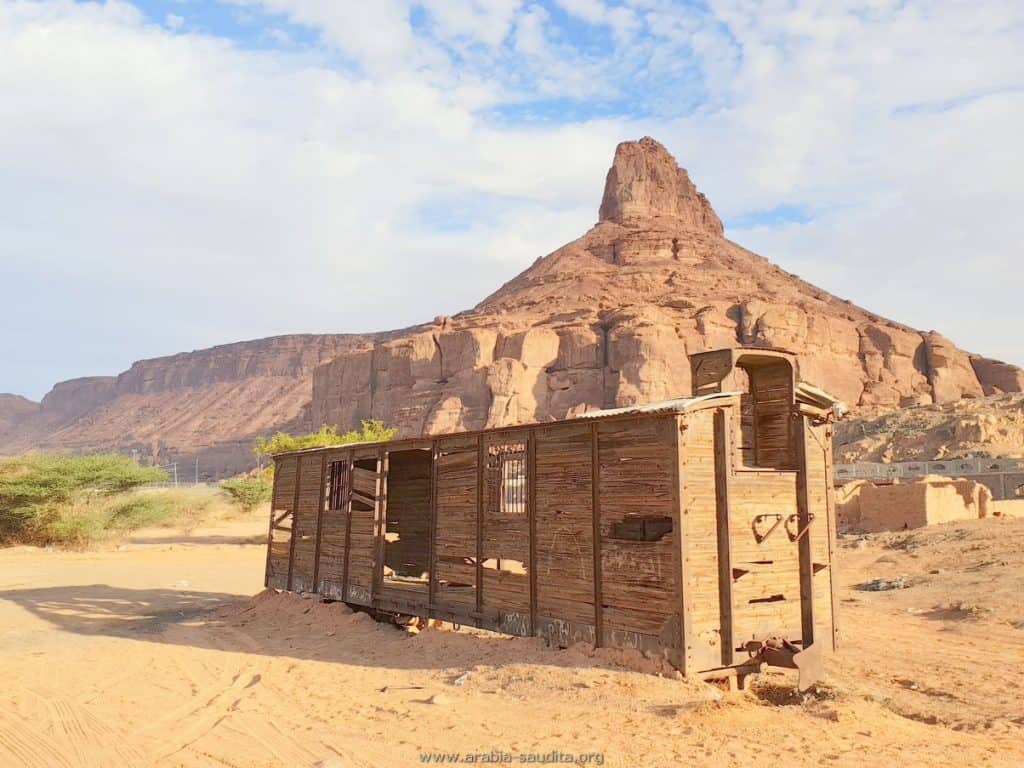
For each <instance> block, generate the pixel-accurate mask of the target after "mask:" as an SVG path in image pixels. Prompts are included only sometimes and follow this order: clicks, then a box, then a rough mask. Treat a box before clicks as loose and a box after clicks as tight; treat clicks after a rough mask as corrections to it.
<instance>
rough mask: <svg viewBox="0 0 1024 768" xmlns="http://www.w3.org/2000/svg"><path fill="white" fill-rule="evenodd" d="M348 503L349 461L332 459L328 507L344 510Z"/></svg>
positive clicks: (329, 475)
mask: <svg viewBox="0 0 1024 768" xmlns="http://www.w3.org/2000/svg"><path fill="white" fill-rule="evenodd" d="M347 503H348V462H347V461H332V462H331V464H330V472H328V475H327V509H329V510H344V509H345V506H346V504H347Z"/></svg>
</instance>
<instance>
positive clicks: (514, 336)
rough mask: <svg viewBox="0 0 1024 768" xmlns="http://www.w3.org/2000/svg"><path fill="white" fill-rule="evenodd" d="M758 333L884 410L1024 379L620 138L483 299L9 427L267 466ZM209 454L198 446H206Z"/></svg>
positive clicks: (677, 374) (221, 358)
mask: <svg viewBox="0 0 1024 768" xmlns="http://www.w3.org/2000/svg"><path fill="white" fill-rule="evenodd" d="M736 344H748V345H754V346H766V347H784V348H787V349H790V350H793V351H794V352H796V353H798V355H799V357H800V366H801V371H800V375H801V376H802V377H803V378H804V379H805V380H807V381H811V382H814V383H816V384H818V385H820V386H822V387H824V388H825V389H827V390H829V391H831V392H832V393H834V394H835V395H837V396H838V397H840V398H842V399H843V400H845V401H846V402H848V403H849V404H850V405H851V406H853V407H854V409H855V411H859V412H860V414H862V415H864V414H866V415H870V414H877V413H879V412H882V411H887V410H892V409H895V408H899V407H901V406H908V405H926V404H942V403H950V402H954V401H958V400H960V399H961V398H976V397H980V396H982V395H984V394H987V393H991V392H1019V391H1021V390H1022V389H1024V372H1022V371H1021V370H1020V369H1018V368H1015V367H1014V366H1011V365H1007V364H1005V363H999V362H997V361H993V360H987V359H985V358H982V357H979V356H972V355H969V354H967V353H965V352H963V351H961V350H959V349H957V348H956V347H955V346H954V345H953V344H952V342H950V341H948V340H947V339H945V338H944V337H942V336H940V335H939V334H937V333H935V332H927V333H922V332H920V331H916V330H914V329H912V328H908V327H907V326H904V325H900V324H899V323H895V322H893V321H890V320H886V319H885V318H881V317H878V316H877V315H874V314H872V313H871V312H868V311H867V310H864V309H861V308H860V307H857V306H856V305H854V304H852V303H850V302H848V301H844V300H842V299H839V298H837V297H835V296H832V295H831V294H829V293H826V292H825V291H822V290H821V289H819V288H816V287H814V286H812V285H810V284H808V283H806V282H804V281H802V280H801V279H800V278H799V277H797V276H796V275H792V274H789V273H787V272H785V271H783V270H781V269H779V268H778V267H776V266H774V265H773V264H771V263H769V262H768V261H767V260H765V259H764V258H762V257H761V256H758V255H757V254H754V253H751V252H750V251H747V250H745V249H743V248H741V247H740V246H738V245H736V244H734V243H732V242H730V241H728V240H726V239H725V238H724V237H723V231H722V224H721V221H720V220H719V218H718V216H716V215H715V212H714V210H713V209H712V208H711V205H710V203H709V202H708V200H707V198H705V197H704V195H702V194H701V193H700V192H698V191H697V189H696V187H695V186H694V184H693V182H692V181H691V180H690V178H689V175H688V174H687V173H686V171H685V170H683V169H682V168H680V167H679V166H678V165H677V164H676V162H675V160H674V159H672V157H671V155H669V153H668V152H667V151H666V150H665V148H664V147H662V146H661V145H660V144H658V143H657V142H656V141H654V140H653V139H650V138H645V139H641V140H640V141H636V142H625V143H623V144H620V145H619V146H618V148H617V149H616V151H615V159H614V161H613V164H612V167H611V169H610V170H609V172H608V177H607V180H606V183H605V190H604V196H603V199H602V201H601V206H600V213H599V221H598V222H597V224H596V225H595V226H594V227H593V228H592V229H591V230H590V231H589V232H587V233H586V234H584V235H583V236H582V237H580V238H579V239H578V240H575V241H573V242H571V243H569V244H567V245H565V246H563V247H562V248H559V249H558V250H556V251H555V252H553V253H551V254H549V255H547V256H545V257H543V258H541V259H539V260H537V262H535V263H534V264H533V265H532V266H531V267H530V268H529V269H527V270H526V271H525V272H523V273H522V274H520V275H518V276H517V277H515V278H513V279H512V280H510V281H509V282H508V283H506V284H505V285H504V286H502V287H501V288H499V289H498V290H497V291H496V292H495V293H494V294H492V295H491V296H489V297H487V298H486V299H484V300H483V301H482V302H481V303H480V304H478V305H477V306H476V307H474V308H473V309H471V310H468V311H466V312H463V313H461V314H459V315H456V316H454V317H438V318H435V320H434V321H433V322H431V323H427V324H424V325H421V326H417V327H414V328H410V329H406V330H403V331H395V332H391V333H387V334H377V335H373V336H339V335H334V336H287V337H279V338H274V339H263V340H260V341H254V342H243V343H239V344H230V345H225V346H221V347H214V348H212V349H208V350H201V351H198V352H191V353H186V354H181V355H175V356H172V357H167V358H161V359H158V360H148V361H143V362H141V363H136V364H135V365H133V366H132V367H131V369H130V370H128V371H126V372H125V373H123V374H121V375H120V376H118V377H116V378H103V379H82V380H77V381H75V382H66V383H65V384H62V385H58V386H57V387H55V388H54V391H53V392H52V393H51V394H50V395H48V396H47V397H46V398H45V399H44V401H43V404H42V406H41V407H40V414H41V415H38V416H33V417H30V418H28V419H26V420H23V421H22V422H21V423H20V424H19V425H18V426H17V427H16V428H14V429H13V433H15V437H13V438H12V437H10V435H9V436H8V438H6V439H5V438H3V437H2V435H0V452H3V451H5V450H11V449H12V448H15V449H19V448H24V447H29V446H33V445H35V446H42V447H60V448H72V449H76V450H79V449H81V450H84V449H95V448H107V449H110V448H114V449H124V448H127V447H131V448H134V449H136V450H139V451H141V452H142V453H143V454H144V455H146V456H150V457H153V459H154V460H167V459H168V458H171V457H175V456H181V455H191V453H201V455H202V456H203V457H209V460H210V462H211V463H212V464H214V465H215V466H216V467H217V471H218V472H227V471H230V470H237V469H242V468H244V466H246V465H247V464H248V463H249V462H250V461H251V454H250V453H249V446H250V444H251V440H252V438H253V437H254V436H255V435H258V434H265V433H267V432H271V431H274V430H276V429H282V428H283V429H306V428H311V427H315V426H318V425H319V424H323V423H328V424H334V425H338V426H340V427H342V428H345V429H348V428H352V427H358V425H359V421H360V420H361V419H369V418H376V419H381V420H383V421H385V422H387V423H388V424H390V425H393V426H395V427H397V428H398V429H399V432H400V434H402V435H419V434H424V433H438V432H451V431H457V430H466V429H475V428H481V427H497V426H503V425H508V424H514V423H522V422H530V421H547V420H550V419H556V418H564V417H566V416H568V415H572V414H574V413H579V412H582V411H586V410H589V409H594V408H603V407H611V406H623V405H632V404H636V403H641V402H645V401H651V400H657V399H662V398H667V397H674V396H679V395H686V394H688V393H689V392H690V368H689V363H688V360H687V355H689V354H692V353H694V352H699V351H702V350H706V349H714V348H718V347H726V346H733V345H736ZM190 452H191V453H190Z"/></svg>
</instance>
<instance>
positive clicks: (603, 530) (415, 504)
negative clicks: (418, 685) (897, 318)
mask: <svg viewBox="0 0 1024 768" xmlns="http://www.w3.org/2000/svg"><path fill="white" fill-rule="evenodd" d="M690 360H691V368H692V372H693V388H694V391H693V396H692V397H690V398H686V399H678V400H669V401H665V402H661V403H653V404H649V405H641V406H637V407H630V408H620V409H613V410H604V411H596V412H590V413H586V414H583V415H582V416H579V417H576V418H571V419H566V420H563V421H556V422H547V423H540V424H531V425H524V426H516V427H509V428H503V429H493V430H485V431H481V432H472V433H458V434H448V435H441V436H435V437H424V438H412V439H402V440H393V441H389V442H385V443H372V444H369V443H362V444H356V445H345V446H338V447H331V448H318V449H309V450H303V451H293V452H289V453H282V454H279V455H276V456H275V457H274V461H275V474H274V492H273V501H272V511H271V519H270V531H269V540H268V551H267V563H266V584H267V586H269V587H275V588H278V589H283V590H291V591H296V592H300V591H301V592H314V593H318V594H320V595H322V596H323V597H325V598H330V599H335V600H340V601H344V602H346V603H348V604H350V605H352V606H361V607H363V608H365V609H368V610H370V611H373V612H374V613H376V614H378V615H381V614H384V615H388V614H395V615H408V616H418V617H424V618H425V617H433V618H439V619H443V620H448V621H452V622H455V623H459V624H466V625H473V626H477V627H482V628H486V629H490V630H496V631H499V632H504V633H509V634H514V635H527V636H532V635H540V636H544V637H546V638H548V640H549V641H550V642H552V643H555V644H558V645H562V646H566V645H569V644H571V643H574V642H586V643H592V644H595V645H598V646H618V647H625V648H637V649H640V650H643V651H648V652H654V653H658V654H663V655H664V656H665V657H666V658H667V659H668V660H669V661H670V662H671V663H672V664H673V665H675V666H676V667H677V668H678V669H679V670H681V671H682V672H683V673H684V674H686V675H704V676H714V675H722V676H725V677H729V676H732V677H734V678H736V677H739V678H740V679H742V676H743V675H744V674H746V673H748V672H750V671H753V670H756V669H760V668H762V667H763V664H765V663H768V664H775V665H781V666H790V667H797V668H799V669H800V670H801V685H803V686H806V685H807V684H809V683H810V682H811V681H813V679H814V678H815V677H816V675H817V674H818V671H819V668H820V657H821V654H822V653H823V652H827V651H831V650H833V649H834V648H835V647H836V643H837V632H838V629H837V622H836V607H835V591H834V580H835V579H834V569H833V564H834V558H833V552H834V547H835V516H834V505H833V500H832V483H831V474H832V471H831V467H832V458H831V432H832V428H831V424H830V422H831V420H832V418H833V415H834V411H835V408H834V405H835V402H834V401H833V400H832V399H831V398H829V397H828V396H827V395H825V394H824V393H823V392H821V391H820V390H817V389H815V388H813V387H810V386H808V385H804V384H798V383H797V381H796V375H795V360H794V358H793V356H792V355H790V354H789V353H786V352H782V351H779V350H766V349H754V348H744V349H726V350H719V351H715V352H706V353H702V354H698V355H693V356H692V357H691V358H690Z"/></svg>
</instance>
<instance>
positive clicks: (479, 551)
mask: <svg viewBox="0 0 1024 768" xmlns="http://www.w3.org/2000/svg"><path fill="white" fill-rule="evenodd" d="M486 468H487V454H486V449H485V447H484V436H483V435H477V437H476V613H477V621H476V624H477V626H478V627H479V626H481V625H482V624H483V622H482V620H481V618H480V617H481V616H482V615H483V610H484V472H485V470H486Z"/></svg>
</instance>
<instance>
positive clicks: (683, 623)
mask: <svg viewBox="0 0 1024 768" xmlns="http://www.w3.org/2000/svg"><path fill="white" fill-rule="evenodd" d="M670 423H671V424H672V431H673V435H674V441H673V447H674V449H675V450H674V456H673V461H672V475H673V477H672V502H673V505H674V507H675V510H676V519H677V520H678V521H679V525H678V526H673V533H674V541H675V557H674V558H673V560H674V562H675V566H676V568H675V571H676V573H675V578H676V594H677V605H678V606H679V662H680V667H681V669H680V671H681V672H682V673H683V674H684V675H689V674H693V673H694V671H695V669H696V663H695V661H694V658H693V626H692V625H693V620H692V617H693V610H692V608H693V606H692V605H691V604H690V602H691V601H690V590H689V589H687V586H686V579H687V576H688V574H689V572H690V567H689V566H690V564H689V557H688V556H687V555H688V552H689V545H690V542H689V537H688V536H687V527H688V526H687V524H686V523H687V519H688V518H687V510H686V464H685V463H684V461H683V459H684V457H685V456H686V446H685V440H684V438H683V435H684V434H685V432H686V422H685V420H684V419H683V418H682V417H679V416H676V417H675V418H673V419H672V420H671V422H670Z"/></svg>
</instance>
